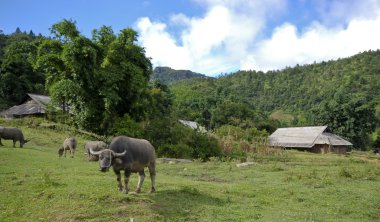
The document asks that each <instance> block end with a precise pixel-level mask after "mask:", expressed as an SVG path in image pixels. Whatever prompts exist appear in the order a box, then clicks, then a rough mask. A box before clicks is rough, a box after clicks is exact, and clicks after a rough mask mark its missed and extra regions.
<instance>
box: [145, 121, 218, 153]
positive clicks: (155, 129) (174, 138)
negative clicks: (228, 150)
mask: <svg viewBox="0 0 380 222" xmlns="http://www.w3.org/2000/svg"><path fill="white" fill-rule="evenodd" d="M144 132H145V135H144V138H146V139H148V140H149V141H150V142H151V143H152V144H153V145H154V147H156V149H157V150H158V155H159V156H161V155H162V156H166V155H169V156H166V157H178V158H188V157H191V158H195V159H198V158H199V159H202V160H207V159H208V158H210V157H217V156H220V155H221V152H220V147H219V144H218V140H217V139H216V138H214V137H212V136H210V135H208V134H204V133H200V132H198V131H196V130H193V129H191V128H190V127H188V126H184V125H183V124H181V123H179V122H178V121H176V120H175V119H173V118H165V117H163V118H159V119H152V120H149V122H147V123H145V127H144Z"/></svg>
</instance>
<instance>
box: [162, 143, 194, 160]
mask: <svg viewBox="0 0 380 222" xmlns="http://www.w3.org/2000/svg"><path fill="white" fill-rule="evenodd" d="M157 154H158V155H159V156H165V157H174V158H192V154H193V149H192V148H191V147H190V146H188V145H186V144H176V145H172V144H164V145H161V146H160V147H158V151H157Z"/></svg>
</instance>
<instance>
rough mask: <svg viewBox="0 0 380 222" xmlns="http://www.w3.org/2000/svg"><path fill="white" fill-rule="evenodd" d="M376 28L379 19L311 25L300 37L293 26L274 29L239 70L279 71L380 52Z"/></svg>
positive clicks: (379, 37) (287, 25) (379, 17)
mask: <svg viewBox="0 0 380 222" xmlns="http://www.w3.org/2000/svg"><path fill="white" fill-rule="evenodd" d="M378 27H380V16H378V17H377V18H376V19H373V20H366V19H354V20H351V21H350V23H349V24H348V26H347V27H346V28H340V29H338V28H331V29H329V28H326V27H324V26H322V25H320V24H319V23H314V24H313V25H311V26H310V27H309V28H308V29H307V31H305V32H304V33H301V34H298V33H297V28H296V27H295V26H294V25H292V24H284V25H282V26H281V27H278V28H277V29H275V30H274V33H273V35H272V37H271V38H270V39H268V40H264V41H261V42H259V43H258V48H256V50H254V51H253V52H252V53H250V54H249V55H248V56H247V58H248V59H245V60H243V61H244V62H243V65H244V67H242V69H260V70H270V69H281V68H284V67H286V66H294V65H296V64H305V63H312V62H314V61H317V62H320V61H324V60H330V59H337V58H343V57H348V56H351V55H354V54H356V53H359V52H362V51H366V50H369V49H380V41H379V39H380V29H379V28H378ZM249 61H251V63H249Z"/></svg>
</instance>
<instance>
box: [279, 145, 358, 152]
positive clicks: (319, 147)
mask: <svg viewBox="0 0 380 222" xmlns="http://www.w3.org/2000/svg"><path fill="white" fill-rule="evenodd" d="M273 148H281V149H283V148H284V147H273ZM285 149H293V150H299V151H308V152H312V153H320V154H325V153H337V154H345V153H347V152H348V151H350V150H351V148H350V147H347V146H331V145H328V144H315V145H314V146H313V147H312V148H300V147H286V148H285Z"/></svg>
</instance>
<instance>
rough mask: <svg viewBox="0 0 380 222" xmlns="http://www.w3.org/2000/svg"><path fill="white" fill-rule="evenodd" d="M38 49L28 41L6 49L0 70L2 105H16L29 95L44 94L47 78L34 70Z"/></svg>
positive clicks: (19, 42)
mask: <svg viewBox="0 0 380 222" xmlns="http://www.w3.org/2000/svg"><path fill="white" fill-rule="evenodd" d="M35 51H36V47H35V45H34V44H33V43H31V42H27V41H24V40H23V41H18V42H13V43H12V44H10V45H9V46H7V48H6V49H5V55H4V60H3V63H2V64H1V69H0V97H1V98H2V99H3V100H4V101H2V105H3V106H4V107H1V108H8V107H7V106H10V105H16V104H19V103H21V102H23V100H24V99H25V98H26V96H27V95H26V94H27V93H42V92H43V87H42V86H43V84H44V81H45V78H44V76H43V74H42V73H40V72H37V71H35V70H34V69H33V66H32V63H33V60H34V57H35V56H34V55H35Z"/></svg>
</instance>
